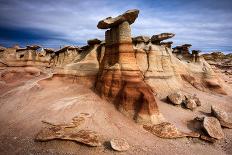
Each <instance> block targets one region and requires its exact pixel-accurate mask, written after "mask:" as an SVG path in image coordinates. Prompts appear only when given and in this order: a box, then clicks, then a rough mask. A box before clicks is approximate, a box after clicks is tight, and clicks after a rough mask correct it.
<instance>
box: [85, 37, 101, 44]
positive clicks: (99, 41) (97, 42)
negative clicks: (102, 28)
mask: <svg viewBox="0 0 232 155" xmlns="http://www.w3.org/2000/svg"><path fill="white" fill-rule="evenodd" d="M87 43H88V45H90V46H91V45H95V44H100V43H101V40H99V39H97V38H95V39H90V40H88V41H87Z"/></svg>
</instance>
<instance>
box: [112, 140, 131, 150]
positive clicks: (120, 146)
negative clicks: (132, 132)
mask: <svg viewBox="0 0 232 155" xmlns="http://www.w3.org/2000/svg"><path fill="white" fill-rule="evenodd" d="M110 145H111V147H112V148H113V149H114V150H116V151H126V150H128V149H129V148H130V146H129V144H128V143H127V141H126V140H125V139H123V138H114V139H112V140H111V141H110Z"/></svg>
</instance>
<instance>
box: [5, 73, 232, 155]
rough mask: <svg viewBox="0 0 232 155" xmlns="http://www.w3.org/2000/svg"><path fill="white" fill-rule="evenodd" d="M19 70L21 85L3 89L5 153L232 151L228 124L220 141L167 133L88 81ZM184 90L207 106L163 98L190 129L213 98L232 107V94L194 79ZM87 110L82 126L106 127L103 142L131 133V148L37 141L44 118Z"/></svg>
mask: <svg viewBox="0 0 232 155" xmlns="http://www.w3.org/2000/svg"><path fill="white" fill-rule="evenodd" d="M1 72H3V71H1ZM4 72H5V70H4ZM17 75H18V74H17V73H16V74H14V75H12V76H11V78H12V79H14V83H15V85H11V86H9V85H6V84H3V83H4V82H2V83H1V90H3V88H4V91H1V94H0V127H1V128H0V154H202V155H203V154H204V155H205V154H209V153H210V154H212V155H213V154H215V155H219V154H232V130H229V129H224V130H223V131H224V132H225V135H226V138H225V139H224V140H221V141H218V142H217V143H216V144H209V143H206V142H203V141H201V140H198V139H188V138H182V139H172V140H167V139H161V138H158V137H156V136H154V135H152V134H150V133H148V132H146V131H145V130H144V129H143V128H142V126H140V125H138V124H135V123H134V122H133V121H132V120H130V119H127V118H126V117H125V116H123V115H122V114H121V113H119V112H118V111H116V110H115V108H114V106H113V105H112V104H110V103H107V102H106V101H104V100H102V99H101V98H99V97H98V96H97V95H96V94H95V93H94V92H93V91H92V90H90V89H88V88H86V87H85V86H83V85H80V84H77V83H72V82H65V81H62V80H60V79H59V78H49V79H46V80H41V79H44V78H47V77H49V74H45V73H44V74H42V75H40V76H38V77H33V76H32V75H28V76H26V77H24V76H21V78H16V77H18V76H17ZM228 90H229V89H228ZM184 92H185V93H191V94H193V93H196V94H197V95H198V97H199V98H200V99H201V101H202V107H200V108H199V109H197V110H196V111H194V112H192V111H190V110H185V109H183V108H181V107H174V106H172V105H169V104H167V103H166V102H164V101H159V102H158V104H159V108H160V111H161V112H162V113H163V115H164V116H165V117H166V119H167V120H168V121H170V122H172V123H174V124H175V125H176V126H177V127H179V128H180V129H182V130H184V131H191V124H190V123H189V120H191V119H193V118H194V117H195V116H199V115H207V113H208V112H210V105H211V104H216V105H219V106H220V107H222V108H224V109H225V110H227V111H228V112H231V113H232V95H228V96H223V95H216V94H209V93H203V92H200V91H197V90H196V89H193V88H192V87H190V86H189V85H186V89H185V90H184ZM228 94H232V93H231V92H229V93H228ZM81 112H85V113H89V114H90V115H91V117H90V118H89V119H87V121H86V123H84V124H83V125H82V128H85V129H91V130H94V131H97V132H98V133H100V134H101V135H102V137H103V138H102V142H105V141H109V140H110V139H111V138H114V137H122V138H125V139H126V140H127V141H128V142H129V144H130V146H131V148H130V150H128V151H127V152H124V153H117V152H115V151H113V150H111V149H110V147H109V144H108V143H107V142H105V143H104V145H103V146H102V147H97V148H92V147H88V146H85V145H82V144H78V143H75V142H69V141H58V140H55V141H51V142H34V140H33V138H34V136H35V134H36V133H37V132H38V131H39V130H40V129H41V127H42V126H45V124H43V123H42V122H41V121H42V120H46V121H49V122H53V123H62V122H69V121H70V120H71V119H72V118H73V117H74V116H76V115H77V114H78V113H81Z"/></svg>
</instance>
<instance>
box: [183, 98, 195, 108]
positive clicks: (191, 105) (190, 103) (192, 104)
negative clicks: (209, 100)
mask: <svg viewBox="0 0 232 155" xmlns="http://www.w3.org/2000/svg"><path fill="white" fill-rule="evenodd" d="M185 107H186V108H188V109H190V110H194V109H195V108H196V107H197V104H196V102H195V100H194V99H192V98H188V99H186V101H185Z"/></svg>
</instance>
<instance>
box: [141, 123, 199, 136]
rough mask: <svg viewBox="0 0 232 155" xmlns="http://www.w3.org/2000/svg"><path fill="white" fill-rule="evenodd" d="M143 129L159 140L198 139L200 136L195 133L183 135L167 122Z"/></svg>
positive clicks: (183, 133)
mask: <svg viewBox="0 0 232 155" xmlns="http://www.w3.org/2000/svg"><path fill="white" fill-rule="evenodd" d="M143 128H144V129H145V130H147V131H149V132H151V133H152V134H154V135H156V136H158V137H161V138H182V137H194V138H197V137H200V134H198V133H195V132H191V133H185V132H182V131H179V130H178V129H177V128H176V127H175V126H174V125H173V124H171V123H169V122H163V123H161V124H158V125H143Z"/></svg>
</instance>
